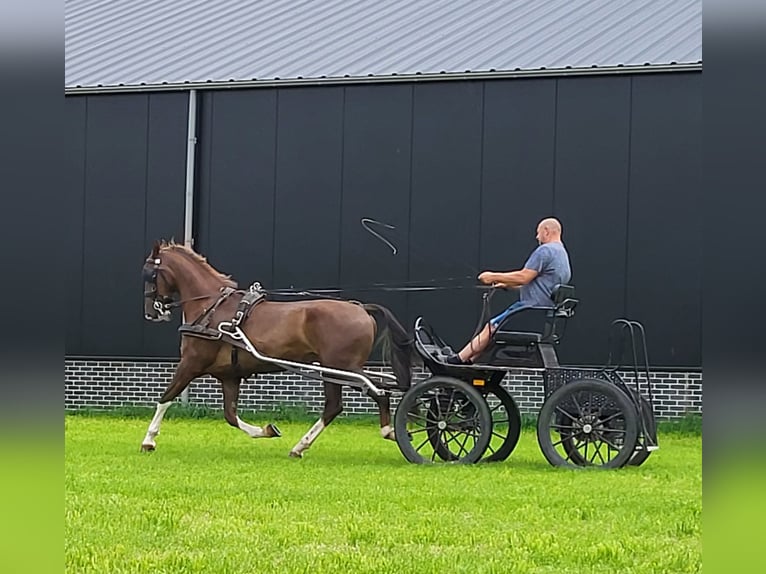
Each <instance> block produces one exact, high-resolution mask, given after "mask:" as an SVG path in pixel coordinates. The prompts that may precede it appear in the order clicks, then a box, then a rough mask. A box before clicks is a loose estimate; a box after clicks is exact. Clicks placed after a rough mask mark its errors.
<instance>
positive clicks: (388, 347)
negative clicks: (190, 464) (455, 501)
mask: <svg viewBox="0 0 766 574" xmlns="http://www.w3.org/2000/svg"><path fill="white" fill-rule="evenodd" d="M142 277H143V281H144V318H145V319H146V320H148V321H155V322H159V321H169V320H170V319H171V310H172V309H173V308H174V307H179V306H180V307H181V308H182V311H183V317H184V322H185V324H184V325H182V326H181V328H179V330H180V331H181V345H180V361H179V363H178V366H177V368H176V370H175V373H174V374H173V378H172V380H171V381H170V383H169V384H168V386H167V388H166V389H165V391H164V393H163V394H162V396H161V397H160V399H159V401H158V403H157V406H156V411H155V413H154V417H153V418H152V420H151V422H150V424H149V428H148V430H147V433H146V436H145V437H144V439H143V442H142V443H141V450H142V451H153V450H155V449H156V441H155V439H156V437H157V435H158V434H159V431H160V425H161V423H162V419H163V417H164V415H165V412H166V411H167V409H168V408H169V407H170V405H171V403H172V401H173V400H174V399H175V398H176V397H177V396H178V395H180V394H181V392H183V390H184V389H185V388H186V387H187V386H188V385H189V383H190V382H191V381H192V380H193V379H195V378H196V377H199V376H202V375H205V374H207V375H210V376H212V377H214V378H215V379H217V380H218V381H219V382H220V384H221V388H222V393H223V406H224V418H225V420H226V422H228V424H229V425H231V426H233V427H235V428H238V429H240V430H242V431H243V432H244V433H245V434H247V435H248V436H250V437H252V438H264V437H272V438H276V437H280V436H281V433H280V431H279V429H278V428H277V427H276V425H274V424H271V423H269V424H267V425H265V426H264V427H259V426H255V425H251V424H249V423H246V422H245V421H243V420H242V419H241V418H240V417H239V416H238V414H237V402H238V398H239V389H240V384H241V382H242V379H243V378H248V377H251V376H257V375H258V374H263V373H273V372H279V371H282V370H284V369H283V368H282V367H280V366H278V365H276V364H274V363H271V362H267V361H263V360H259V359H258V358H257V357H256V356H255V355H254V354H252V353H250V352H241V353H240V352H238V350H239V348H240V347H238V346H237V345H236V341H235V340H233V339H231V338H230V337H224V336H221V330H220V329H218V330H217V327H218V326H220V325H221V324H222V323H224V324H228V325H230V324H231V322H230V320H231V319H232V318H233V317H236V318H237V319H238V326H239V328H240V329H241V330H242V332H244V333H245V335H246V336H247V338H248V339H249V340H250V341H251V342H252V344H253V346H254V347H255V349H257V350H258V353H259V354H261V355H264V356H266V357H272V358H279V359H283V360H288V361H294V362H298V363H304V364H305V363H318V364H319V365H321V366H323V367H330V368H332V369H340V370H344V371H350V372H353V373H361V372H362V368H363V365H365V363H366V362H367V361H368V359H369V356H370V354H371V352H372V350H373V348H375V345H376V344H377V343H382V347H383V349H384V352H385V355H386V358H387V359H388V360H389V361H390V363H391V367H392V370H393V372H394V376H395V378H396V386H397V387H398V388H399V389H401V390H406V389H407V388H409V387H410V385H411V360H412V357H413V353H414V346H413V339H412V337H411V336H410V334H409V333H408V332H407V330H406V329H405V328H404V327H403V326H402V325H401V323H399V321H398V320H397V319H396V317H395V316H394V314H393V313H392V312H391V311H390V310H389V309H387V308H385V307H383V306H381V305H376V304H362V303H358V302H352V301H344V300H338V299H321V298H320V299H310V300H300V301H271V300H268V296H264V297H261V298H260V299H259V300H257V301H256V302H255V303H254V304H252V303H253V301H252V298H251V300H249V301H248V300H247V299H246V297H247V293H248V291H243V290H238V289H237V283H236V282H235V281H233V280H232V279H231V277H230V276H228V275H224V274H222V273H220V272H219V271H217V270H216V269H215V268H213V266H212V265H210V263H209V262H208V261H207V259H206V258H205V257H203V256H202V255H200V254H198V253H196V252H195V251H194V250H193V249H191V248H189V247H187V246H185V245H182V244H177V243H175V242H173V241H172V240H171V241H170V242H166V241H164V240H162V241H155V242H154V245H153V247H152V251H151V253H150V255H149V256H148V257H147V259H146V261H145V262H144V266H143V269H142ZM266 293H267V292H266ZM174 295H178V296H179V297H180V300H175V299H174ZM244 303H248V304H247V305H244ZM243 309H244V312H243ZM189 320H191V321H190V322H189V323H186V322H187V321H189ZM190 325H191V326H192V327H189V326H190ZM194 325H197V326H198V327H197V328H196V330H197V332H194V327H193V326H194ZM205 325H210V326H211V328H207V327H205ZM215 334H217V338H216V336H215ZM327 378H329V377H325V376H322V381H323V382H322V385H323V390H324V409H323V411H322V415H321V417H320V418H319V419H318V420H317V421H316V423H314V425H313V426H312V427H311V428H310V429H309V431H308V432H307V433H306V434H305V435H304V436H303V437H302V438H301V439H300V441H298V443H297V444H295V446H294V447H293V448H292V449H291V450H290V452H289V455H290V456H291V457H296V458H301V457H303V454H304V452H305V451H306V450H307V449H309V448H310V447H311V445H312V444H313V443H314V442H315V441H316V439H317V437H318V436H319V435H320V434H321V433H322V431H323V430H324V429H325V428H326V427H327V426H328V425H329V424H330V423H331V422H332V421H333V420H334V419H335V418H336V417H337V416H338V415H339V414H340V413H341V412H342V411H343V404H342V387H341V386H340V385H339V384H337V383H333V382H328V381H327V380H326V379H327ZM367 394H368V395H369V396H370V397H371V398H372V399H373V400H374V401H375V402H376V403H377V405H378V410H379V413H380V434H381V435H382V437H383V438H384V439H388V440H395V435H394V430H393V427H392V425H391V409H390V402H389V398H388V396H387V395H384V396H379V395H378V394H376V393H373V392H371V391H369V390H368V391H367Z"/></svg>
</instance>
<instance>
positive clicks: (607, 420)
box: [599, 411, 622, 425]
mask: <svg viewBox="0 0 766 574" xmlns="http://www.w3.org/2000/svg"><path fill="white" fill-rule="evenodd" d="M621 414H622V411H617V412H616V413H614V414H613V415H610V416H608V417H607V418H605V419H599V422H600V423H601V424H602V425H603V424H604V423H608V422H609V421H610V420H612V419H613V418H615V417H619V416H620V415H621Z"/></svg>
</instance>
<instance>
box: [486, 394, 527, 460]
mask: <svg viewBox="0 0 766 574" xmlns="http://www.w3.org/2000/svg"><path fill="white" fill-rule="evenodd" d="M480 392H481V394H482V395H484V397H485V400H486V397H487V395H494V396H495V397H496V398H497V399H498V401H499V403H498V405H497V407H494V408H492V407H490V410H489V411H490V415H491V416H492V417H493V418H492V436H491V437H490V443H489V445H488V446H487V450H486V451H484V456H483V457H482V459H481V461H480V462H500V461H503V460H505V459H507V458H508V457H509V456H511V453H512V452H513V449H515V448H516V445H517V444H518V442H519V437H520V436H521V413H520V412H519V407H518V405H516V401H515V400H513V397H512V396H511V394H510V393H509V392H508V391H507V390H505V389H504V388H503V387H501V386H500V385H491V386H487V387H486V388H484V389H482V390H481V391H480ZM501 411H504V412H501ZM497 413H500V414H501V417H502V418H500V419H498V418H496V417H495V414H497ZM498 423H503V424H507V425H508V429H507V431H506V433H505V434H503V432H502V431H498V430H496V428H495V427H496V425H497V424H498ZM496 440H501V441H502V442H501V443H500V446H499V447H497V448H494V445H493V442H495V441H496Z"/></svg>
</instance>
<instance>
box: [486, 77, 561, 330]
mask: <svg viewBox="0 0 766 574" xmlns="http://www.w3.org/2000/svg"><path fill="white" fill-rule="evenodd" d="M555 118H556V83H555V82H549V81H546V80H540V79H537V80H522V81H513V80H510V81H503V82H489V83H487V84H486V86H485V96H484V144H483V162H482V184H481V229H480V234H481V235H480V241H481V269H482V270H490V271H511V270H513V269H519V268H521V267H522V265H523V264H524V262H525V261H526V260H527V257H529V254H530V253H531V252H532V251H533V250H534V249H535V247H537V241H536V240H535V232H536V228H537V223H538V222H539V221H540V220H541V219H542V218H544V217H548V216H550V215H551V214H552V213H553V175H554V174H553V166H554V155H553V151H554V143H555ZM518 298H519V295H518V291H517V290H515V289H509V290H507V291H502V290H501V291H496V292H495V293H494V294H493V296H492V304H491V312H492V314H493V315H496V314H497V313H499V312H501V311H502V310H503V309H505V307H507V306H508V305H510V304H511V303H513V302H514V301H517V300H518Z"/></svg>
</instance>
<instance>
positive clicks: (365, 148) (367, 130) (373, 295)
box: [340, 84, 413, 320]
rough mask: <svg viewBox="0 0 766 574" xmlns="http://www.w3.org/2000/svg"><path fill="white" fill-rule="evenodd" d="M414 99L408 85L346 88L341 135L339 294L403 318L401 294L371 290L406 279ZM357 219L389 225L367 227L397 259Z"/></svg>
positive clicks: (401, 282) (403, 306)
mask: <svg viewBox="0 0 766 574" xmlns="http://www.w3.org/2000/svg"><path fill="white" fill-rule="evenodd" d="M412 94H413V88H412V86H409V85H393V84H391V85H386V86H354V87H349V88H346V96H345V110H344V111H345V115H344V130H343V184H342V185H343V201H342V205H341V210H342V211H341V235H340V247H341V259H340V286H341V287H343V288H344V289H346V290H344V292H343V293H342V295H343V296H344V297H348V298H356V299H359V300H362V301H365V302H370V303H379V304H381V305H385V306H387V307H389V308H390V309H391V310H392V311H393V312H394V313H395V314H396V315H397V317H399V318H400V319H401V320H404V316H405V313H406V303H407V300H406V296H405V294H404V293H403V292H386V291H381V290H378V289H375V288H371V287H370V286H372V285H375V284H380V283H387V284H396V285H404V284H405V283H406V281H407V279H408V274H407V254H408V251H409V242H408V239H409V237H408V229H409V219H410V174H411V169H410V162H411V159H412V145H411V144H412ZM363 218H370V219H374V220H376V221H379V222H381V223H384V224H386V225H392V226H394V227H395V229H386V228H385V227H383V226H379V225H374V224H368V225H372V229H374V230H375V231H376V232H378V233H380V234H381V235H383V236H384V237H386V238H388V240H389V241H391V242H392V243H393V244H394V246H395V248H396V251H397V252H396V253H394V252H393V250H392V249H391V248H389V247H388V246H387V245H386V244H385V243H384V242H383V241H381V240H379V239H377V238H376V237H375V236H373V235H372V234H371V233H369V232H368V231H366V230H365V228H364V227H363V226H362V219H363ZM360 286H361V287H363V289H362V290H357V289H354V287H360Z"/></svg>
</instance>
